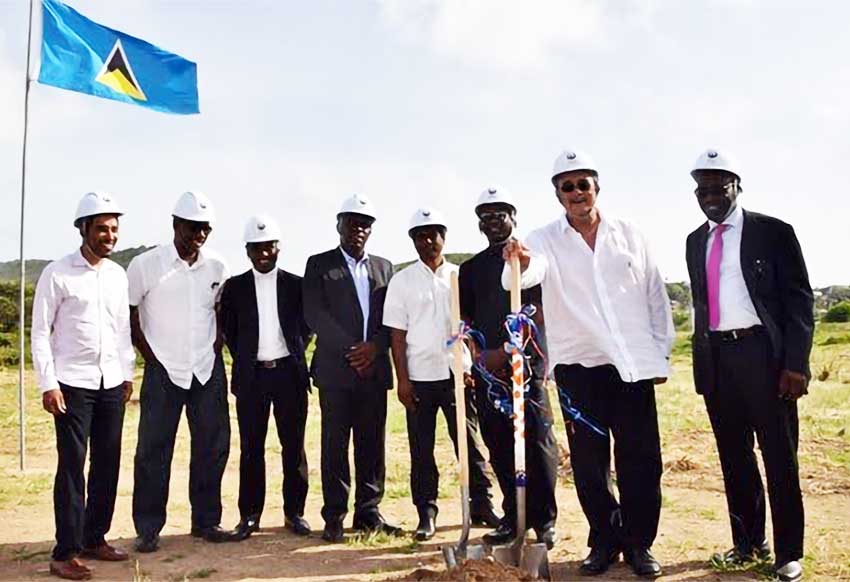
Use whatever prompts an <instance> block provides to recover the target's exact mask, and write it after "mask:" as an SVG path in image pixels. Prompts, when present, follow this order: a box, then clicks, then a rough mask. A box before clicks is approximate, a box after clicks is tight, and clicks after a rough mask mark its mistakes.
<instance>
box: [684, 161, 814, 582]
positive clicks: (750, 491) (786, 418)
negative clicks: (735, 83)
mask: <svg viewBox="0 0 850 582" xmlns="http://www.w3.org/2000/svg"><path fill="white" fill-rule="evenodd" d="M691 176H692V177H693V179H694V180H695V181H696V183H697V189H696V196H697V202H698V203H699V205H700V208H701V209H702V211H703V214H705V216H706V218H708V221H707V222H705V223H703V224H702V225H701V226H700V227H699V228H698V229H696V230H695V231H694V232H692V233H691V234H690V235H689V236H688V241H687V259H688V272H689V274H690V279H691V292H692V293H693V300H694V316H695V317H694V336H693V362H694V364H693V367H694V383H695V385H696V390H697V392H698V393H700V394H702V395H703V397H704V398H705V406H706V409H707V410H708V416H709V418H710V419H711V426H712V429H713V430H714V437H715V440H716V442H717V452H718V454H719V456H720V466H721V467H722V470H723V481H724V483H725V486H726V502H727V504H728V506H729V518H730V522H731V525H732V541H733V544H734V545H733V547H732V549H730V550H729V551H727V552H725V553H724V554H721V555H716V556H715V557H714V560H715V561H717V560H719V561H721V562H722V563H724V564H731V565H740V564H743V563H745V562H749V561H752V560H754V559H756V558H758V559H769V557H770V546H769V545H768V543H767V541H766V539H765V531H764V524H765V502H764V486H763V485H762V480H761V475H760V474H759V469H758V463H757V462H756V457H755V455H754V453H753V444H754V435H755V437H757V438H758V444H759V448H760V449H761V453H762V459H763V460H764V467H765V472H766V474H767V491H768V494H769V496H770V509H771V512H770V513H771V516H772V517H773V541H774V546H775V548H776V561H775V564H774V568H775V572H776V576H777V578H778V579H780V580H784V581H791V580H799V579H800V578H802V575H803V570H802V567H801V566H800V562H799V560H800V558H802V557H803V530H804V518H803V498H802V495H801V493H800V477H799V470H798V465H797V443H798V437H799V422H798V418H797V400H798V399H799V398H800V397H802V396H803V395H804V394H806V393H807V386H808V383H809V379H810V377H811V375H810V372H809V352H810V351H811V348H812V333H813V331H814V317H813V302H814V300H813V296H812V289H811V287H810V285H809V278H808V274H807V272H806V263H805V261H804V260H803V253H802V251H801V250H800V243H799V242H797V237H796V236H795V234H794V229H793V228H792V227H791V226H790V225H788V224H786V223H784V222H782V221H781V220H778V219H776V218H772V217H770V216H765V215H763V214H757V213H755V212H749V211H747V210H743V209H742V208H741V207H740V206H739V205H738V203H737V199H738V194H739V193H740V192H741V176H740V173H739V170H738V168H737V166H736V165H735V164H734V162H733V161H732V160H731V159H730V158H729V156H728V155H725V154H724V153H721V152H719V151H717V150H708V151H706V152H704V153H703V154H702V155H701V156H700V157H699V158H698V159H697V162H696V164H695V166H694V169H693V171H692V172H691Z"/></svg>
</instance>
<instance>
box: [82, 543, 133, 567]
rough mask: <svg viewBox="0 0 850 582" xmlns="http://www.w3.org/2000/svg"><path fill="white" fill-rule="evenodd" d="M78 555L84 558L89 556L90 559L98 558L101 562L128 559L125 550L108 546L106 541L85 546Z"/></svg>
mask: <svg viewBox="0 0 850 582" xmlns="http://www.w3.org/2000/svg"><path fill="white" fill-rule="evenodd" d="M80 555H81V556H83V557H84V558H91V559H92V560H100V561H102V562H123V561H124V560H129V559H130V556H128V555H127V552H125V551H124V550H119V549H118V548H116V547H114V546H110V545H109V544H107V543H106V542H104V543H103V544H101V545H99V546H97V547H96V548H85V549H83V551H82V552H81V553H80Z"/></svg>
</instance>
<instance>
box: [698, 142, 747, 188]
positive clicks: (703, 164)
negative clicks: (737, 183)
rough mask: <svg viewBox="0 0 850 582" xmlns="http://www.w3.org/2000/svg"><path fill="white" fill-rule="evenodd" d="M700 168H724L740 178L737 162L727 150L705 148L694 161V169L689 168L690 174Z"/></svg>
mask: <svg viewBox="0 0 850 582" xmlns="http://www.w3.org/2000/svg"><path fill="white" fill-rule="evenodd" d="M700 170H724V171H726V172H729V173H730V174H735V176H736V177H737V178H738V180H740V179H741V174H740V173H739V172H738V164H736V163H735V159H734V158H733V157H732V156H730V155H729V153H728V152H721V151H719V150H715V149H708V150H705V151H704V152H703V153H701V154H700V156H699V157H698V158H697V161H696V162H694V169H693V170H691V176H693V175H694V174H695V173H696V172H699V171H700Z"/></svg>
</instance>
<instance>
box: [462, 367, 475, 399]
mask: <svg viewBox="0 0 850 582" xmlns="http://www.w3.org/2000/svg"><path fill="white" fill-rule="evenodd" d="M463 385H464V386H466V388H467V391H469V390H472V389H473V388H475V378H473V377H472V374H470V373H469V372H464V373H463ZM467 396H469V394H467Z"/></svg>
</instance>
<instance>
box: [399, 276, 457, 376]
mask: <svg viewBox="0 0 850 582" xmlns="http://www.w3.org/2000/svg"><path fill="white" fill-rule="evenodd" d="M457 271H458V267H457V265H453V264H452V263H450V262H448V261H446V260H445V259H444V260H443V264H442V265H440V266H439V267H437V270H436V272H435V271H432V270H431V268H430V267H429V266H428V265H426V264H425V263H423V262H422V261H421V260H417V261H416V262H415V263H413V264H412V265H410V266H409V267H407V268H406V269H403V270H402V271H401V272H399V273H398V274H396V275H395V276H394V277H393V278H392V279H390V283H389V285H388V286H387V297H386V299H385V300H384V325H386V326H387V327H392V328H395V329H401V330H405V331H406V332H407V354H406V355H407V372H408V375H409V376H410V379H411V380H415V381H418V382H434V381H438V380H447V379H448V378H449V371H450V369H451V364H452V353H451V350H450V349H449V348H447V347H446V342H447V341H448V340H449V338H450V337H451V336H452V333H453V331H454V330H452V323H451V275H452V273H456V272H457ZM464 347H465V346H464ZM464 355H465V359H468V354H466V353H465V354H464ZM470 364H471V361H465V362H464V367H466V368H467V369H468V368H469V366H470Z"/></svg>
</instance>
